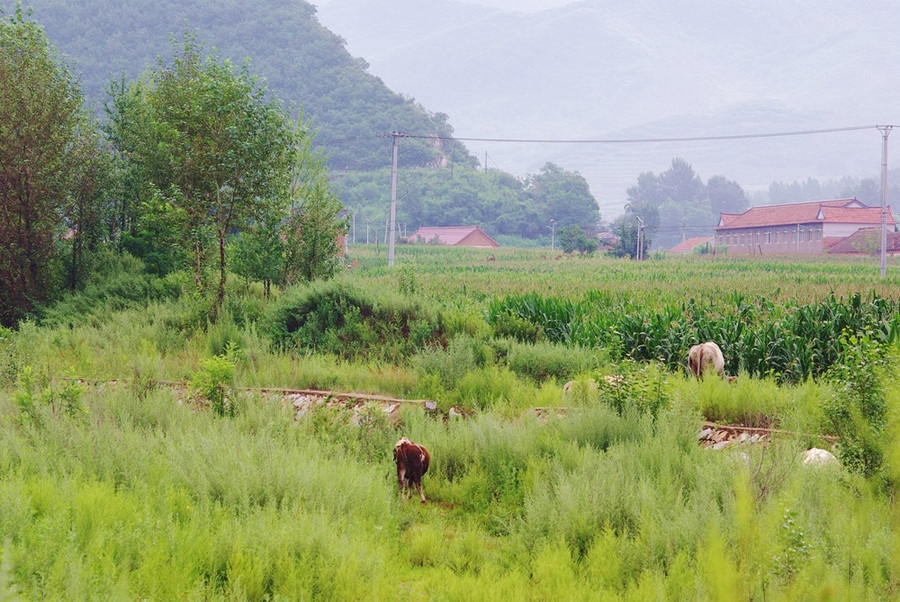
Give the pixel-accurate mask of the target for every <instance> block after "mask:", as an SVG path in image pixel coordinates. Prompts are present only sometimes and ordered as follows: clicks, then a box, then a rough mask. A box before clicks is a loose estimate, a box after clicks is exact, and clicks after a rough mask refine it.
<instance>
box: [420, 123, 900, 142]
mask: <svg viewBox="0 0 900 602" xmlns="http://www.w3.org/2000/svg"><path fill="white" fill-rule="evenodd" d="M882 127H893V126H884V125H855V126H848V127H839V128H823V129H817V130H794V131H783V132H765V133H759V134H725V135H719V136H684V137H671V138H597V139H583V138H567V139H557V138H472V137H458V136H437V135H434V134H427V135H426V134H410V133H405V132H404V134H403V137H404V138H428V139H431V140H435V139H436V140H458V141H462V142H505V143H506V142H511V143H528V144H643V143H659V142H703V141H717V140H746V139H752V138H778V137H783V136H811V135H817V134H833V133H838V132H852V131H859V130H873V129H878V128H882Z"/></svg>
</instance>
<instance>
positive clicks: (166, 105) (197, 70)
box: [113, 36, 302, 319]
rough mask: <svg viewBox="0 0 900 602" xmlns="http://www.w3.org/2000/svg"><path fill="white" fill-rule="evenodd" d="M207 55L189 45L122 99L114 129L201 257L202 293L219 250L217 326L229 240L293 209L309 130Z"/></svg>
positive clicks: (244, 69)
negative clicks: (299, 152)
mask: <svg viewBox="0 0 900 602" xmlns="http://www.w3.org/2000/svg"><path fill="white" fill-rule="evenodd" d="M201 55H202V49H201V48H200V46H199V45H198V44H197V42H196V41H195V40H193V38H191V37H190V36H185V41H184V43H183V46H182V47H181V49H180V51H179V50H177V49H176V56H175V57H174V59H173V60H172V62H171V63H170V64H166V63H164V62H163V60H162V59H160V61H159V63H158V65H157V68H156V70H155V71H154V72H152V73H150V74H148V76H147V78H146V79H145V80H139V81H137V82H135V83H134V84H132V85H130V86H123V87H122V88H121V89H119V90H117V97H116V99H115V101H114V105H113V111H114V113H116V112H118V113H117V114H115V115H114V119H113V121H114V123H115V124H116V127H117V130H116V132H117V136H116V139H117V140H118V141H119V143H120V144H121V150H122V151H123V152H126V153H127V154H128V156H129V159H130V160H131V161H134V162H135V163H136V164H137V165H138V166H139V170H140V173H141V174H142V177H143V178H144V179H145V181H147V182H148V184H149V185H150V186H151V189H152V190H154V191H156V192H157V193H158V194H159V195H162V197H163V198H164V199H165V200H166V202H167V203H168V204H169V205H171V206H172V207H173V208H174V209H175V211H173V212H172V213H171V215H174V216H177V217H178V218H179V219H180V220H181V223H180V224H178V226H177V227H175V228H174V231H175V232H176V233H179V232H180V234H181V236H183V237H184V238H183V240H182V242H183V243H185V244H186V246H189V247H190V249H191V255H192V257H193V269H194V279H195V282H196V284H197V287H198V289H199V290H201V291H205V289H206V287H205V283H204V276H205V268H206V266H207V264H208V262H209V259H208V256H209V251H210V250H212V255H213V256H214V257H215V259H214V261H213V263H214V266H215V269H216V272H217V274H218V278H217V285H216V290H215V295H214V300H213V304H212V309H211V314H210V317H211V318H212V319H215V318H216V316H217V313H218V310H219V309H220V308H221V306H222V303H223V301H224V298H225V284H226V279H227V253H226V239H227V237H228V235H229V233H230V232H231V231H232V230H233V229H235V228H242V227H246V226H248V225H250V224H251V223H253V221H254V220H261V219H262V218H263V217H264V216H266V215H268V214H271V213H272V212H278V211H283V210H284V209H285V208H286V206H287V204H288V201H289V198H290V184H291V172H292V169H293V166H294V161H295V160H296V155H295V150H296V148H297V144H298V139H297V135H298V133H300V132H302V130H301V129H300V128H295V127H293V124H292V122H291V120H290V118H289V117H288V115H287V113H286V112H285V111H284V110H283V107H282V105H281V103H280V102H279V101H277V99H274V98H271V97H270V95H269V93H268V90H267V89H266V88H265V86H263V85H260V84H259V82H258V81H257V80H256V79H255V78H254V77H252V76H251V75H250V72H249V68H248V65H247V63H244V64H243V65H242V66H241V67H240V68H237V67H235V66H234V65H233V64H232V63H231V62H230V61H228V60H225V61H220V60H219V59H218V58H217V57H216V56H214V55H210V56H207V57H205V58H203V57H202V56H201ZM123 110H124V111H127V113H126V114H122V113H121V111H123ZM213 241H214V245H213V249H209V246H210V243H211V242H213Z"/></svg>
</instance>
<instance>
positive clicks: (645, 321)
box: [488, 291, 900, 382]
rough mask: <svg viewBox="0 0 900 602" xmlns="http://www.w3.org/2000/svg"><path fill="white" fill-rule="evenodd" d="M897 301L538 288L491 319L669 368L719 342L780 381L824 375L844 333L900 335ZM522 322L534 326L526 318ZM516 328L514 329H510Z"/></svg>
mask: <svg viewBox="0 0 900 602" xmlns="http://www.w3.org/2000/svg"><path fill="white" fill-rule="evenodd" d="M897 308H898V301H895V300H891V299H887V298H884V297H880V296H878V295H876V294H875V293H874V292H873V293H872V294H870V295H869V296H868V298H863V296H862V295H861V294H859V293H858V292H857V293H854V294H853V295H852V296H851V297H850V298H849V299H847V300H842V299H838V298H837V297H835V296H834V295H833V294H831V295H829V296H827V297H826V298H824V299H822V300H820V301H815V302H812V303H809V304H808V305H800V304H795V303H787V304H784V305H783V304H776V303H775V302H773V301H772V300H770V299H766V298H756V299H751V298H749V297H746V296H744V295H742V294H740V293H730V297H729V298H728V299H727V303H725V304H723V305H716V306H713V304H712V303H710V302H705V301H703V300H700V299H696V298H693V297H692V298H689V299H688V300H686V301H684V300H681V301H674V302H670V303H663V304H654V305H645V304H644V303H635V302H632V301H628V300H622V299H616V298H611V297H610V296H609V295H606V294H604V293H602V292H600V291H589V292H588V293H586V294H585V295H584V298H583V299H581V300H571V299H568V298H560V297H556V296H543V295H539V294H537V293H527V294H521V295H519V294H515V295H508V296H506V297H504V298H495V299H493V300H491V301H490V303H489V304H488V321H489V322H490V323H491V324H493V325H495V328H498V327H499V329H500V330H501V332H502V331H504V330H513V332H517V333H523V334H522V335H521V336H523V338H524V337H526V336H529V333H531V332H535V331H537V329H540V330H539V332H540V333H541V335H542V336H543V337H545V338H546V340H547V341H550V342H556V343H560V344H566V345H582V346H585V347H595V346H600V347H608V346H610V345H613V344H614V346H615V348H618V349H621V350H622V351H623V352H624V353H626V354H627V356H628V357H631V358H633V359H636V360H641V361H649V360H654V359H657V360H660V361H662V362H663V363H664V364H665V365H666V366H667V367H669V368H670V369H676V368H680V367H682V366H684V364H685V361H686V358H687V352H688V350H689V349H690V347H691V345H694V344H696V343H697V342H698V341H710V340H711V341H716V342H717V343H718V344H719V346H720V347H721V348H722V350H723V353H724V355H725V361H726V364H725V369H726V371H727V372H729V373H731V374H735V373H737V372H738V371H739V370H741V371H745V372H747V373H749V374H753V375H756V376H765V375H771V376H775V377H777V378H778V379H779V380H781V381H786V382H800V381H802V380H803V379H805V378H808V377H818V376H822V375H823V374H824V373H825V372H826V371H827V370H828V368H829V367H831V366H832V365H834V364H835V363H838V362H840V361H841V359H842V357H843V355H844V353H846V352H848V349H847V344H846V341H845V340H844V339H842V338H841V333H843V332H844V331H848V332H850V333H853V334H856V335H858V334H860V333H864V332H870V333H871V334H870V335H869V336H870V338H871V339H872V342H873V343H874V344H876V345H878V346H882V345H885V344H887V343H890V342H892V341H895V340H898V336H900V319H898V314H897ZM522 321H525V322H527V323H528V324H530V326H529V325H528V324H522ZM510 326H513V327H514V329H512V328H510Z"/></svg>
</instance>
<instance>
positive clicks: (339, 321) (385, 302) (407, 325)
mask: <svg viewBox="0 0 900 602" xmlns="http://www.w3.org/2000/svg"><path fill="white" fill-rule="evenodd" d="M269 325H270V326H269V330H270V332H271V333H272V338H273V340H274V341H275V343H276V344H278V345H280V346H282V347H284V348H298V349H305V350H311V351H315V352H317V353H329V354H333V355H337V356H340V357H345V358H357V359H360V358H372V359H394V360H403V359H405V358H408V357H409V356H410V355H411V354H412V353H414V352H415V351H416V350H418V349H421V348H422V347H424V345H425V344H426V343H432V344H433V343H435V342H439V341H440V340H441V336H442V335H441V333H442V328H441V325H440V322H439V320H438V317H437V315H436V314H435V313H434V312H432V311H431V310H429V309H427V308H425V307H424V306H423V305H422V304H421V303H419V302H417V301H414V300H409V299H406V298H403V297H400V296H397V295H394V294H390V293H381V294H379V293H377V292H375V291H363V290H361V289H359V288H357V287H355V286H353V285H350V284H348V283H347V282H345V281H333V282H326V283H313V284H311V285H309V286H303V287H296V288H294V289H292V290H291V291H289V292H288V293H287V294H285V296H284V297H283V299H282V300H280V301H279V303H278V304H277V305H276V307H275V308H274V309H273V311H272V316H271V318H270V320H269Z"/></svg>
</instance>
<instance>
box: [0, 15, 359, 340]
mask: <svg viewBox="0 0 900 602" xmlns="http://www.w3.org/2000/svg"><path fill="white" fill-rule="evenodd" d="M30 17H31V16H30V14H27V15H26V14H25V12H24V11H23V10H22V8H21V6H17V8H16V11H15V13H14V14H13V15H12V16H11V17H9V18H8V19H6V20H3V21H2V22H0V324H3V325H6V326H11V325H15V324H16V322H17V321H18V320H19V319H21V318H23V317H25V316H28V315H30V314H32V313H33V312H35V311H36V310H38V309H39V308H40V307H41V306H42V305H44V304H46V303H48V302H51V301H52V300H53V299H55V298H56V297H58V296H59V295H60V294H61V293H62V292H64V291H65V290H74V289H77V288H79V287H80V286H83V285H84V283H85V282H86V281H87V280H88V279H89V278H90V277H91V274H92V273H93V272H94V271H95V270H96V269H97V268H98V266H99V263H100V262H101V260H102V258H103V257H105V256H108V255H110V254H121V253H125V252H127V253H129V254H131V255H134V256H135V257H137V258H138V259H141V260H142V261H143V262H144V264H145V266H146V269H147V270H148V271H149V272H150V273H152V274H156V275H165V274H166V273H169V272H171V271H174V270H180V269H184V268H189V269H190V271H191V273H192V274H193V280H194V285H195V289H196V291H197V293H198V294H199V296H200V297H201V298H203V299H205V300H206V302H207V303H208V311H209V316H210V318H211V319H213V320H215V319H216V317H217V315H218V312H219V310H220V309H221V307H222V304H223V301H224V296H225V287H226V281H227V277H228V273H229V265H230V264H229V262H230V261H232V260H233V266H232V267H233V268H234V269H236V270H237V271H238V272H239V273H241V272H243V274H244V275H247V276H248V277H253V278H257V279H259V280H263V281H264V282H266V283H267V286H268V285H269V284H270V283H277V284H288V283H290V282H293V281H297V280H301V279H305V280H308V279H312V278H316V277H322V276H327V275H329V274H330V273H332V272H333V270H334V269H335V268H336V261H337V259H336V257H337V253H338V250H339V249H338V242H337V240H338V234H339V233H341V232H344V231H345V230H346V219H345V218H342V217H341V215H340V212H341V209H342V206H341V203H340V201H339V200H338V198H337V196H336V195H335V194H334V192H333V191H332V188H331V186H330V184H329V182H328V175H327V170H326V167H325V160H324V158H323V157H322V156H321V154H319V153H318V152H316V151H314V150H313V147H312V134H311V132H310V131H309V128H308V126H307V124H306V123H305V122H304V121H302V119H299V118H297V119H293V118H292V117H291V116H290V113H289V111H288V110H287V109H286V108H285V107H284V106H283V104H282V102H281V101H280V100H279V99H278V98H277V97H276V96H275V95H273V94H272V93H271V92H270V90H269V89H268V88H267V86H266V85H265V84H264V83H262V82H260V81H259V80H258V79H257V78H255V77H254V76H252V75H251V73H250V70H249V66H248V64H247V63H246V62H245V63H244V64H242V65H239V66H238V65H235V64H234V63H232V62H231V61H230V60H229V59H221V58H220V57H218V56H217V55H216V54H215V53H211V54H206V53H205V52H204V49H203V48H202V46H201V45H200V44H199V43H198V42H197V40H196V39H195V38H194V37H193V36H191V35H189V34H186V35H185V36H184V39H183V41H182V42H180V43H179V42H175V43H173V46H174V48H173V53H172V57H171V58H169V59H163V58H160V59H159V60H158V62H157V65H156V66H155V67H154V68H151V69H148V70H147V71H146V72H145V73H144V74H142V76H141V77H139V78H137V79H135V80H132V81H126V80H125V78H122V79H121V80H120V81H118V82H114V83H113V84H111V86H110V89H111V96H112V100H111V102H110V103H108V104H107V106H106V114H107V119H106V120H105V121H104V122H103V123H101V122H100V121H99V120H98V119H97V118H96V117H95V116H94V115H92V114H90V113H88V112H87V111H86V110H85V109H84V108H83V107H84V98H83V95H82V93H81V91H80V89H79V84H78V81H77V78H76V77H75V76H74V75H73V74H72V72H71V70H70V69H69V67H68V66H67V65H66V63H65V61H64V60H63V59H62V57H61V56H60V54H59V53H58V51H57V50H56V49H55V47H54V46H53V45H52V44H51V43H50V42H49V40H48V39H47V37H46V35H45V33H44V30H43V28H42V27H41V26H40V25H39V24H38V23H37V22H36V21H34V20H32V19H31V18H30ZM238 233H239V235H238ZM248 257H250V258H252V259H253V260H250V259H248Z"/></svg>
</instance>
